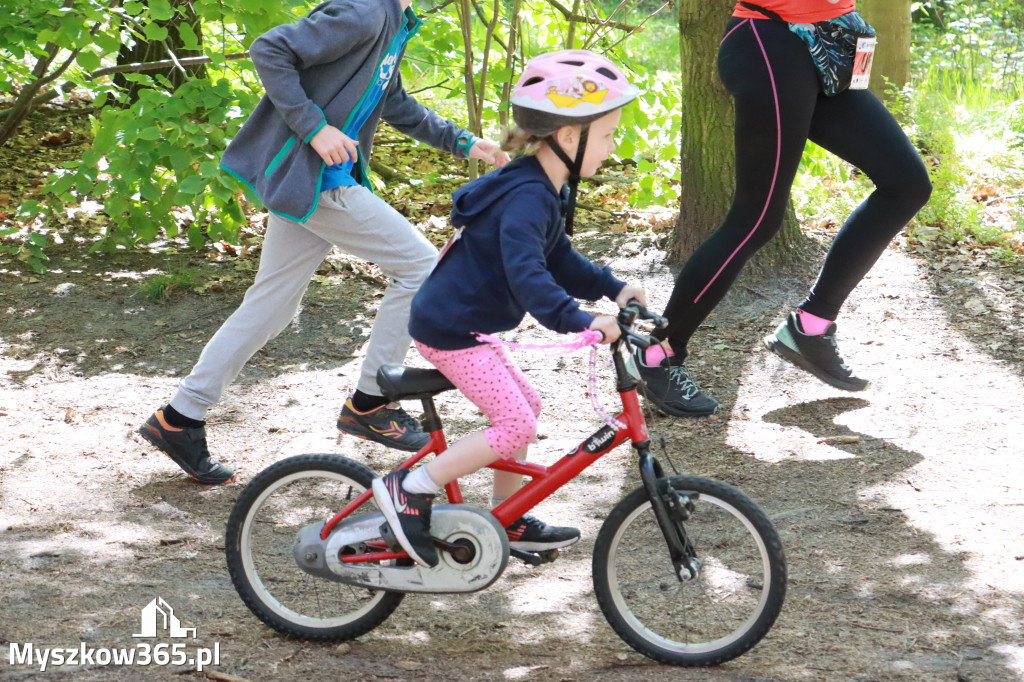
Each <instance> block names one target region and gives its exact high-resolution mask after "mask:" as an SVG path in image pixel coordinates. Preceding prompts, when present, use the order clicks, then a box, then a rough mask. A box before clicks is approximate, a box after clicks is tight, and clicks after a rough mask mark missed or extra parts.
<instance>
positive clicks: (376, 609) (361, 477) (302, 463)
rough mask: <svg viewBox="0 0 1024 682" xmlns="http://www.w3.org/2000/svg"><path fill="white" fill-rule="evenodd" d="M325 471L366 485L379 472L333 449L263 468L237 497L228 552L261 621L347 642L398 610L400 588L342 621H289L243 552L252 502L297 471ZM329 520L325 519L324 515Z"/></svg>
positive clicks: (234, 578) (237, 582)
mask: <svg viewBox="0 0 1024 682" xmlns="http://www.w3.org/2000/svg"><path fill="white" fill-rule="evenodd" d="M316 471H323V472H328V473H331V474H336V475H341V476H346V477H348V478H350V479H351V480H352V481H354V482H355V483H357V484H358V485H359V486H361V487H362V488H364V489H369V487H370V484H371V482H372V480H373V479H374V477H375V476H376V474H375V473H374V472H373V470H372V469H370V468H369V467H367V466H365V465H363V464H360V463H358V462H355V461H352V460H350V459H346V458H344V457H340V456H338V455H331V454H306V455H297V456H295V457H289V458H287V459H283V460H281V461H279V462H277V463H275V464H273V465H271V466H270V467H268V468H266V469H264V470H263V471H262V472H260V473H259V474H258V475H257V476H256V477H255V478H253V480H252V481H250V482H249V484H248V485H247V486H246V487H245V489H244V490H243V491H242V493H241V494H240V495H239V496H238V499H237V500H236V502H235V505H234V507H233V508H232V510H231V515H230V517H229V518H228V523H227V530H226V533H225V554H226V558H227V564H228V573H229V575H230V576H231V582H232V584H234V586H235V590H236V591H237V592H238V595H239V596H240V597H241V599H242V601H243V602H244V603H245V605H246V606H247V607H248V608H249V610H250V611H252V612H253V614H254V615H255V616H256V617H257V618H259V619H260V620H261V621H263V622H264V623H266V624H267V625H269V626H270V627H272V628H273V629H274V630H277V631H278V632H280V633H282V634H285V635H289V636H291V637H298V638H301V639H307V640H313V641H324V642H328V641H344V640H350V639H355V638H356V637H359V636H360V635H363V634H366V633H367V632H369V631H370V630H372V629H374V628H375V627H377V626H378V625H380V624H381V623H383V622H384V621H385V620H387V618H388V617H389V616H390V615H391V614H392V613H394V611H395V609H396V608H398V605H399V604H400V603H401V602H402V599H403V598H404V597H405V595H404V594H403V593H400V592H383V591H382V592H378V593H376V594H375V598H379V601H378V602H377V603H376V604H375V605H373V606H372V607H371V609H370V610H369V611H367V612H366V613H365V614H363V615H362V616H360V617H358V618H356V619H354V620H352V621H351V622H347V623H344V624H342V625H335V626H331V627H322V628H321V627H312V626H308V625H303V624H300V623H296V622H293V621H291V620H289V619H288V618H287V617H286V616H283V615H281V614H279V613H277V612H276V611H275V610H274V609H273V608H272V607H271V606H270V605H268V603H267V602H266V601H265V600H264V599H263V598H261V596H260V590H258V589H257V588H256V587H255V586H254V584H253V581H252V579H251V577H250V576H249V574H248V572H247V571H246V568H245V561H244V557H243V554H242V529H243V527H244V524H245V520H246V518H247V517H248V516H249V514H250V512H251V508H252V505H253V504H254V503H255V502H256V501H258V500H259V499H260V496H261V495H262V494H263V493H264V491H266V490H267V489H268V488H270V487H271V486H272V485H273V484H274V483H276V482H278V481H280V480H281V479H284V478H287V477H289V476H292V475H294V474H301V473H306V472H316ZM325 521H326V519H325Z"/></svg>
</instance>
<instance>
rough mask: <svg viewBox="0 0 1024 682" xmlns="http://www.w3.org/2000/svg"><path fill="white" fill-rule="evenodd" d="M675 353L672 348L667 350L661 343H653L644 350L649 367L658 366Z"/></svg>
mask: <svg viewBox="0 0 1024 682" xmlns="http://www.w3.org/2000/svg"><path fill="white" fill-rule="evenodd" d="M673 355H675V353H674V352H673V351H672V350H665V347H664V346H662V345H661V344H660V343H655V344H651V345H650V346H648V348H647V350H646V351H645V352H644V362H646V363H647V366H648V367H657V366H658V365H660V364H661V361H662V360H664V359H665V358H670V357H672V356H673Z"/></svg>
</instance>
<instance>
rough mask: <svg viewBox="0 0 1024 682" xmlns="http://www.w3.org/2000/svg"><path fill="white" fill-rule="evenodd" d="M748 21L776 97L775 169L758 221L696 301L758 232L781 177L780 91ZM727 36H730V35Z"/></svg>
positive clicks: (752, 25) (766, 54)
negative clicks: (762, 56)
mask: <svg viewBox="0 0 1024 682" xmlns="http://www.w3.org/2000/svg"><path fill="white" fill-rule="evenodd" d="M747 21H749V22H750V29H751V30H752V31H753V32H754V37H755V38H757V44H758V45H760V46H761V54H763V55H764V63H765V66H767V67H768V78H769V79H771V82H772V95H773V96H774V98H775V132H776V142H775V170H774V171H773V173H772V185H771V187H769V188H768V196H767V197H766V198H765V200H764V208H763V209H761V216H760V217H759V218H758V219H757V222H756V223H754V227H753V228H752V229H751V230H750V234H748V235H747V236H746V238H745V239H744V240H743V241H741V242H740V245H739V246H737V247H736V250H735V251H733V252H732V253H731V254H729V257H728V258H726V259H725V262H724V263H722V267H720V268H718V272H716V273H715V276H714V277H712V278H711V281H710V282H708V283H707V286H705V287H704V288H703V289H701V291H700V293H699V294H697V298H695V299H693V302H694V303H696V302H697V301H699V300H700V297H701V296H703V295H704V294H705V292H707V290H708V289H710V288H711V285H712V284H714V283H715V280H716V279H718V276H719V275H721V274H722V270H725V266H727V265H728V264H729V263H730V262H731V261H732V259H733V258H735V257H736V254H737V253H739V250H740V249H742V248H743V245H744V244H746V243H747V242H748V241H750V238H751V237H753V236H754V233H755V232H757V228H758V227H760V226H761V221H762V220H764V216H765V214H766V213H767V212H768V205H769V204H770V203H771V200H772V195H773V194H774V193H775V182H776V180H778V177H779V164H780V163H781V161H782V114H781V113H780V112H779V91H778V88H776V87H775V74H774V73H773V72H772V64H771V62H770V61H768V52H767V50H765V49H764V43H763V42H761V36H760V35H759V34H758V32H757V27H756V26H755V25H754V22H753V21H751V20H749V19H748V20H747ZM740 25H742V24H740ZM736 28H739V26H736ZM736 28H734V29H733V31H735V30H736ZM730 33H732V31H730ZM726 37H728V35H727V36H726Z"/></svg>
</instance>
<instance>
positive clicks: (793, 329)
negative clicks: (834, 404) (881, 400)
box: [764, 312, 871, 391]
mask: <svg viewBox="0 0 1024 682" xmlns="http://www.w3.org/2000/svg"><path fill="white" fill-rule="evenodd" d="M764 345H765V347H766V348H768V350H770V351H772V352H773V353H775V354H776V355H778V356H779V357H780V358H782V359H783V360H787V361H789V362H791V363H793V364H794V365H796V366H797V367H799V368H800V369H803V370H806V371H808V372H810V373H811V374H813V375H814V376H816V377H818V378H819V379H821V380H822V381H824V382H825V383H826V384H829V385H830V386H835V387H836V388H841V389H843V390H844V391H863V390H864V389H865V388H867V387H868V386H870V385H871V384H870V382H869V381H868V380H867V379H862V378H861V377H859V376H857V375H856V374H854V372H853V370H852V369H850V368H849V367H847V365H846V363H845V362H843V358H842V356H841V355H839V344H838V343H836V323H835V322H833V323H832V324H830V325H829V326H828V329H826V330H825V333H824V334H818V335H814V334H805V333H804V330H803V327H801V326H800V318H799V316H798V315H797V314H796V313H795V312H791V313H790V314H789V316H788V317H787V318H786V321H785V322H783V323H782V324H780V325H779V328H778V329H776V330H775V333H774V334H769V335H768V336H766V337H764Z"/></svg>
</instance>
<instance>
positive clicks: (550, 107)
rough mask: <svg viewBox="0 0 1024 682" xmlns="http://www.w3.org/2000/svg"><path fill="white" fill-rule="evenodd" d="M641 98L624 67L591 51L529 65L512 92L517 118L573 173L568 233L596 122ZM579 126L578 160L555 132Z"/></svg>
mask: <svg viewBox="0 0 1024 682" xmlns="http://www.w3.org/2000/svg"><path fill="white" fill-rule="evenodd" d="M639 94H640V90H639V89H638V88H637V87H636V86H635V85H632V84H631V83H630V82H629V81H628V80H627V79H626V76H625V74H623V73H622V70H621V69H619V67H617V66H615V64H613V63H612V62H611V61H610V60H609V59H606V58H605V57H602V56H601V55H599V54H596V53H594V52H591V51H590V50H561V51H559V52H550V53H548V54H542V55H540V56H537V57H534V58H533V59H531V60H530V61H528V62H527V63H526V68H525V69H524V70H523V74H522V75H521V76H520V77H519V81H518V82H517V83H516V86H515V88H513V90H512V97H511V103H512V118H513V119H514V120H515V122H516V125H517V126H519V127H520V128H522V129H523V130H526V131H528V132H530V133H532V134H534V135H536V136H538V137H542V138H545V140H546V142H547V143H548V146H550V147H551V150H552V151H553V152H554V153H555V155H556V156H558V158H559V159H561V161H562V163H564V164H565V166H566V168H568V169H569V203H568V205H567V206H566V212H565V231H566V232H567V233H568V234H570V235H571V234H572V225H573V216H574V215H575V212H576V191H577V188H578V187H579V182H580V169H581V168H582V167H583V157H584V154H585V153H586V150H587V140H588V134H589V131H590V123H591V122H593V121H596V120H597V119H599V118H601V117H602V116H604V115H605V114H607V113H609V112H611V111H615V110H616V109H619V108H621V107H624V106H626V105H627V104H629V103H630V102H632V101H633V100H635V99H636V98H637V96H638V95H639ZM573 124H580V125H581V126H582V127H581V129H580V140H579V144H578V145H577V148H576V158H575V159H570V158H569V155H568V154H566V153H565V151H564V150H563V149H562V147H561V145H559V144H558V142H557V141H556V140H555V138H554V136H553V135H552V133H554V132H555V131H556V130H558V129H559V128H561V127H562V126H565V125H573Z"/></svg>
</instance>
